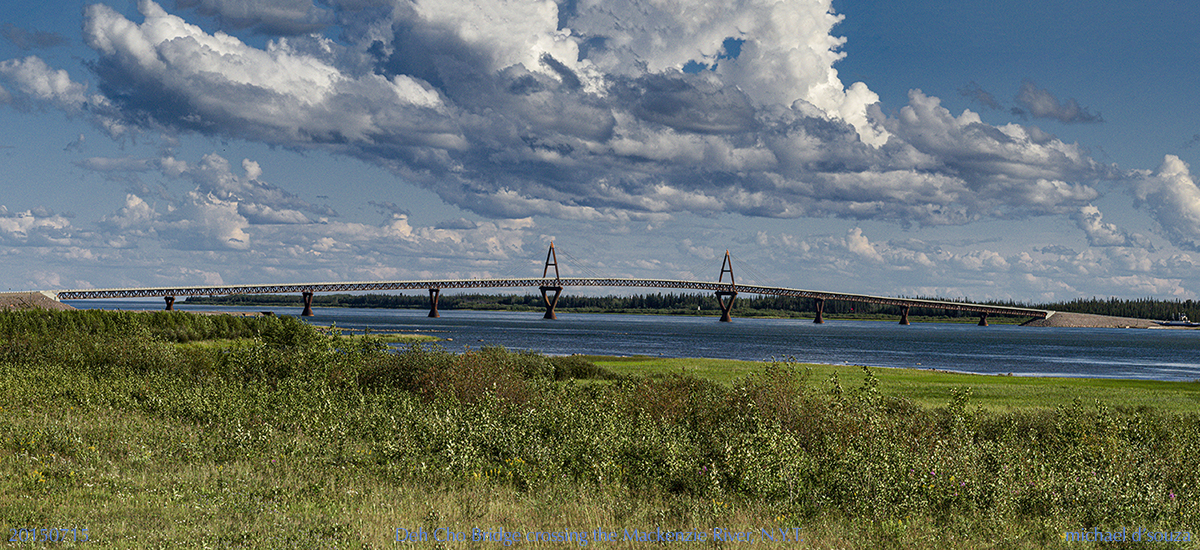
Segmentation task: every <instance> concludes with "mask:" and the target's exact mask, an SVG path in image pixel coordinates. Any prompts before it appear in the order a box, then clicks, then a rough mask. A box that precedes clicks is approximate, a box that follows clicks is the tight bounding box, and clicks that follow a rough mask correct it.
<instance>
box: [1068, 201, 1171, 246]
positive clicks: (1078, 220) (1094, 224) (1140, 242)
mask: <svg viewBox="0 0 1200 550" xmlns="http://www.w3.org/2000/svg"><path fill="white" fill-rule="evenodd" d="M1103 218H1104V216H1103V215H1102V214H1101V213H1100V209H1099V208H1096V207H1095V206H1092V205H1090V204H1089V205H1087V206H1084V207H1082V208H1080V209H1079V211H1078V212H1075V213H1073V214H1072V215H1071V219H1073V220H1075V224H1076V225H1077V226H1079V229H1081V230H1083V232H1084V234H1085V235H1087V240H1088V244H1089V245H1091V246H1136V247H1140V248H1146V249H1149V250H1150V251H1153V250H1154V246H1153V245H1152V244H1151V243H1150V240H1149V239H1148V238H1146V236H1144V235H1140V234H1137V233H1133V234H1130V233H1129V232H1126V231H1124V230H1122V229H1121V228H1119V227H1117V226H1116V225H1113V224H1111V223H1106V222H1104V221H1103Z"/></svg>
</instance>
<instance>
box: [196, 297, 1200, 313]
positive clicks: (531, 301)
mask: <svg viewBox="0 0 1200 550" xmlns="http://www.w3.org/2000/svg"><path fill="white" fill-rule="evenodd" d="M928 299H933V300H942V301H969V300H949V299H945V298H928ZM185 303H188V304H206V305H207V304H214V305H215V304H227V305H237V306H254V307H267V306H294V307H300V306H302V305H303V302H302V301H301V299H300V296H299V295H274V294H246V295H238V296H216V297H202V296H201V297H196V296H193V297H189V298H188V299H187V300H186V302H185ZM978 303H983V304H991V305H999V306H1012V307H1028V308H1034V309H1049V310H1054V311H1065V312H1074V313H1091V314H1096V315H1112V316H1116V317H1136V318H1139V319H1157V320H1162V319H1174V318H1175V317H1176V315H1178V314H1181V313H1182V314H1184V315H1187V316H1188V317H1189V318H1192V319H1197V318H1200V308H1198V306H1200V303H1198V302H1195V301H1193V300H1158V299H1154V298H1141V299H1137V300H1121V299H1117V298H1107V299H1100V298H1089V299H1076V300H1071V301H1069V302H1055V303H1049V304H1026V303H1019V302H1013V301H984V302H978ZM313 305H314V306H317V307H363V308H392V309H428V308H429V296H428V295H425V294H415V295H414V294H407V295H405V294H360V295H352V294H325V295H317V296H314V297H313ZM544 308H545V305H544V303H543V302H542V297H541V295H540V294H525V295H513V294H442V296H441V298H440V299H439V300H438V309H439V310H454V309H474V310H507V311H540V310H543V309H544ZM556 310H557V311H560V312H562V311H574V312H580V313H649V314H663V315H713V314H719V313H720V307H719V306H718V305H717V300H716V298H714V297H713V296H712V295H711V294H675V293H665V294H664V293H653V294H635V295H632V296H599V297H597V296H572V295H570V294H566V293H564V294H563V295H562V296H560V297H559V300H558V307H557V309H556ZM734 311H735V312H736V313H735V314H736V315H740V316H743V317H812V316H813V312H814V311H816V306H815V305H814V303H813V300H812V299H809V298H794V297H786V296H757V295H754V296H739V297H738V299H737V301H736V303H735V304H734ZM825 315H832V316H837V317H849V318H854V317H881V316H896V317H899V316H900V308H899V306H887V305H877V304H864V303H858V302H842V301H836V300H829V301H826V302H825ZM909 315H910V316H912V317H944V318H955V317H974V316H975V314H973V313H968V312H963V311H946V310H943V309H934V308H912V310H911V311H910V312H909Z"/></svg>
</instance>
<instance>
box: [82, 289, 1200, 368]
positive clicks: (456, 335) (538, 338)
mask: <svg viewBox="0 0 1200 550" xmlns="http://www.w3.org/2000/svg"><path fill="white" fill-rule="evenodd" d="M67 303H69V304H70V305H72V306H74V307H77V308H80V309H94V308H104V309H161V307H162V302H161V301H157V302H145V301H131V300H71V301H68V302H67ZM175 307H176V309H178V310H181V311H247V312H253V311H260V310H263V311H273V312H274V313H275V314H277V315H296V316H298V315H299V314H300V308H288V307H233V306H198V305H187V304H180V303H176V305H175ZM313 311H314V313H315V314H316V316H314V317H310V318H307V319H306V320H307V321H308V322H310V323H312V324H314V325H324V326H328V325H331V324H336V325H337V326H339V327H344V328H351V329H363V328H370V329H372V330H386V331H404V332H419V333H423V334H431V335H433V336H438V337H440V338H444V339H446V341H444V342H441V343H440V345H441V346H442V347H444V348H446V349H448V350H452V351H462V350H464V349H467V348H478V347H481V346H485V345H498V346H503V347H506V348H508V349H513V350H533V351H538V352H541V353H546V354H550V355H566V354H571V353H583V354H589V355H649V356H660V357H706V358H718V359H744V360H752V361H761V360H770V359H772V358H779V359H784V358H794V360H796V361H798V362H803V363H823V364H852V365H867V366H873V367H911V368H930V369H941V370H949V371H957V372H971V373H980V374H1007V373H1012V374H1013V375H1015V376H1067V377H1086V378H1136V379H1147V380H1197V379H1200V331H1192V330H1146V329H1091V328H1034V327H1018V326H1012V325H992V326H989V327H980V326H976V325H975V324H973V323H970V324H957V323H914V324H912V325H909V326H901V325H899V324H897V322H896V321H838V320H827V321H826V322H825V324H822V325H817V324H814V323H813V322H812V321H811V320H802V319H746V318H743V319H738V318H736V317H735V318H734V321H733V322H732V323H720V322H718V321H717V318H716V317H698V316H661V315H619V314H587V313H562V312H560V313H559V314H558V320H554V321H550V320H545V319H542V314H541V313H540V312H500V311H463V310H442V311H441V314H442V316H441V317H440V318H435V319H430V318H429V317H427V316H426V315H427V311H426V310H411V309H351V308H313ZM735 314H736V310H735Z"/></svg>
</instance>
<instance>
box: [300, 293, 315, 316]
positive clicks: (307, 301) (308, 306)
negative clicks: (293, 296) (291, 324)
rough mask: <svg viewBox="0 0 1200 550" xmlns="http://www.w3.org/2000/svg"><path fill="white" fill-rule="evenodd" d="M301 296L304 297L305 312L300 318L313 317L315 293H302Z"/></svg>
mask: <svg viewBox="0 0 1200 550" xmlns="http://www.w3.org/2000/svg"><path fill="white" fill-rule="evenodd" d="M300 295H301V296H303V297H304V311H302V312H301V313H300V316H301V317H312V316H313V312H312V299H313V293H311V292H302V293H300Z"/></svg>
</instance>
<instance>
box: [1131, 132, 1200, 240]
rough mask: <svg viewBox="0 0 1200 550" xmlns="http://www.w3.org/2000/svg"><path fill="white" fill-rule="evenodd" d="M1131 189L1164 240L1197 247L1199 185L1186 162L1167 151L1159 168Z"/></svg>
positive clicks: (1199, 214) (1199, 205)
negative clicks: (1147, 211)
mask: <svg viewBox="0 0 1200 550" xmlns="http://www.w3.org/2000/svg"><path fill="white" fill-rule="evenodd" d="M1133 192H1134V196H1135V197H1136V199H1137V205H1138V206H1140V207H1144V208H1146V209H1147V210H1149V211H1150V214H1151V215H1152V216H1154V219H1155V220H1156V221H1157V222H1158V226H1159V228H1160V229H1161V230H1162V233H1163V235H1164V236H1166V238H1167V240H1169V241H1171V243H1172V244H1174V245H1175V246H1178V247H1180V248H1186V249H1189V250H1193V251H1200V188H1198V187H1197V186H1196V181H1195V179H1194V178H1193V177H1192V175H1191V172H1190V169H1189V166H1188V165H1187V163H1186V162H1183V161H1182V160H1180V158H1179V157H1176V156H1174V155H1166V156H1165V157H1164V159H1163V163H1162V165H1160V166H1159V167H1158V170H1155V171H1154V172H1147V173H1144V174H1143V175H1142V177H1141V179H1140V180H1139V181H1138V182H1137V183H1136V185H1135V187H1134V190H1133Z"/></svg>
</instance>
